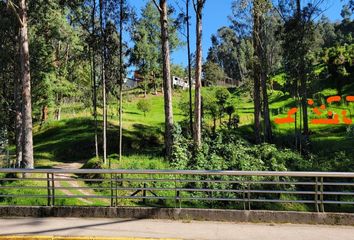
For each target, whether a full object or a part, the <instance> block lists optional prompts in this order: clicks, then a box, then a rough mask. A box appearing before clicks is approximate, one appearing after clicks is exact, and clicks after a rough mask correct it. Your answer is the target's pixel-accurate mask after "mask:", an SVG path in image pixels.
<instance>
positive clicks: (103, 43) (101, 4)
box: [99, 0, 107, 164]
mask: <svg viewBox="0 0 354 240" xmlns="http://www.w3.org/2000/svg"><path fill="white" fill-rule="evenodd" d="M99 7H100V29H101V42H100V44H101V64H102V65H101V83H102V98H103V162H104V163H105V164H106V163H107V96H106V93H107V91H106V90H107V89H106V72H105V61H106V37H105V22H104V19H103V11H104V7H105V4H104V0H99Z"/></svg>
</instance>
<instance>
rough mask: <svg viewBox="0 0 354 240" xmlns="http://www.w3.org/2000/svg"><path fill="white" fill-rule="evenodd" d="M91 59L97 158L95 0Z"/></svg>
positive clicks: (94, 4)
mask: <svg viewBox="0 0 354 240" xmlns="http://www.w3.org/2000/svg"><path fill="white" fill-rule="evenodd" d="M91 28H92V31H91V39H90V45H91V59H92V60H91V61H92V70H91V71H92V74H91V76H92V93H93V94H92V104H93V118H94V121H95V154H96V158H98V156H99V153H98V121H97V82H96V76H97V71H96V67H97V66H96V52H97V49H96V48H97V46H96V40H95V39H96V0H93V1H92V12H91Z"/></svg>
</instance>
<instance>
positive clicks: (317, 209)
mask: <svg viewBox="0 0 354 240" xmlns="http://www.w3.org/2000/svg"><path fill="white" fill-rule="evenodd" d="M318 194H319V192H318V177H316V184H315V205H316V211H317V212H319V211H320V210H319V208H318Z"/></svg>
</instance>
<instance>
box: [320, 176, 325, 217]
mask: <svg viewBox="0 0 354 240" xmlns="http://www.w3.org/2000/svg"><path fill="white" fill-rule="evenodd" d="M320 190H321V196H320V197H321V212H324V211H325V209H324V204H323V177H321V189H320Z"/></svg>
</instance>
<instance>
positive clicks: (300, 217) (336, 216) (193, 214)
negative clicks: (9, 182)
mask: <svg viewBox="0 0 354 240" xmlns="http://www.w3.org/2000/svg"><path fill="white" fill-rule="evenodd" d="M0 217H3V218H4V217H5V218H6V217H77V218H80V217H82V218H133V219H172V220H197V221H198V220H199V221H226V222H252V223H293V224H326V225H350V226H354V214H352V213H312V212H291V211H289V212H283V211H257V210H254V211H253V210H252V211H242V210H220V209H192V208H183V209H180V208H150V207H117V208H113V207H45V206H43V207H31V206H29V207H27V206H23V207H22V206H0Z"/></svg>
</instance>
